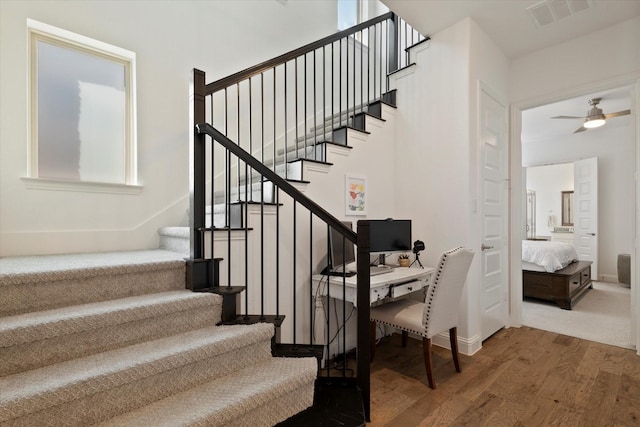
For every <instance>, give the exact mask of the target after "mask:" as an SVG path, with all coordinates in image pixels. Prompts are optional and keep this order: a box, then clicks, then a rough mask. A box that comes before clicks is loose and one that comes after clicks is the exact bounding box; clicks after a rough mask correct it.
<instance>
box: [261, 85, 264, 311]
mask: <svg viewBox="0 0 640 427" xmlns="http://www.w3.org/2000/svg"><path fill="white" fill-rule="evenodd" d="M260 141H261V142H260V161H261V162H262V163H263V164H264V151H265V150H264V73H261V74H260ZM264 294H265V292H264V176H262V175H261V176H260V319H261V320H264Z"/></svg>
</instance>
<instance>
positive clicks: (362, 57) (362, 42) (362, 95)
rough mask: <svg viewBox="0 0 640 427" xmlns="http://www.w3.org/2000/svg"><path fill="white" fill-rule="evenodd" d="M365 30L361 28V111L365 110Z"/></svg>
mask: <svg viewBox="0 0 640 427" xmlns="http://www.w3.org/2000/svg"><path fill="white" fill-rule="evenodd" d="M363 31H364V30H360V111H364V33H363Z"/></svg>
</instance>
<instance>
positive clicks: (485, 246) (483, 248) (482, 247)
mask: <svg viewBox="0 0 640 427" xmlns="http://www.w3.org/2000/svg"><path fill="white" fill-rule="evenodd" d="M480 249H482V250H483V251H486V250H487V249H493V246H487V245H485V244H484V243H483V244H482V246H480Z"/></svg>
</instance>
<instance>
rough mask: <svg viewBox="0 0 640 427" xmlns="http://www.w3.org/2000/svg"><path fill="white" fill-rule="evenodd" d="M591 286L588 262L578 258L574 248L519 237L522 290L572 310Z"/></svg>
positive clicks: (524, 292)
mask: <svg viewBox="0 0 640 427" xmlns="http://www.w3.org/2000/svg"><path fill="white" fill-rule="evenodd" d="M591 287H592V284H591V262H590V261H579V260H578V254H577V253H576V250H575V248H574V247H573V246H572V245H570V244H567V243H562V242H552V241H534V240H523V241H522V291H523V295H524V296H525V297H529V298H537V299H543V300H547V301H552V302H554V303H556V304H558V305H559V306H560V307H561V308H563V309H566V310H571V308H572V307H573V304H574V303H575V302H576V301H577V300H578V298H580V297H581V296H582V295H584V293H585V292H587V291H588V290H589V289H590V288H591Z"/></svg>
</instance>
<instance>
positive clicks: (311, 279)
mask: <svg viewBox="0 0 640 427" xmlns="http://www.w3.org/2000/svg"><path fill="white" fill-rule="evenodd" d="M313 309H314V307H313V212H311V211H309V344H311V337H313Z"/></svg>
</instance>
